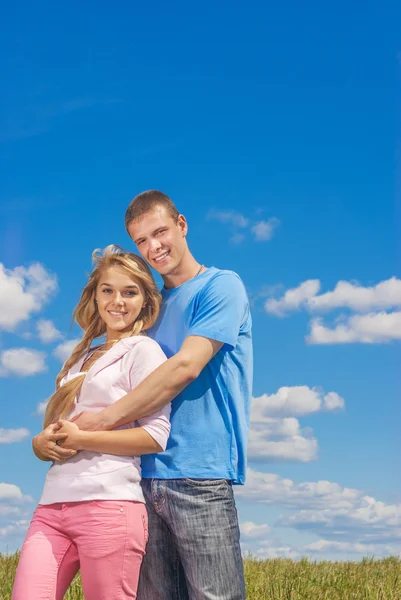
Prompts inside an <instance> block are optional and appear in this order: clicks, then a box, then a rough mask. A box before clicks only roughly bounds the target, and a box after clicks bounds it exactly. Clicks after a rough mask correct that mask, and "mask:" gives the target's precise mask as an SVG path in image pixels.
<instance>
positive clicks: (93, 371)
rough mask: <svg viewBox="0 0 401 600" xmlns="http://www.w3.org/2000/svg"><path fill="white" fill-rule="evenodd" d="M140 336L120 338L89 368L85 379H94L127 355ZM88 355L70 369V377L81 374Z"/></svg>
mask: <svg viewBox="0 0 401 600" xmlns="http://www.w3.org/2000/svg"><path fill="white" fill-rule="evenodd" d="M140 337H141V336H138V335H132V336H130V337H127V338H122V339H121V340H119V341H118V342H117V343H116V344H114V346H113V347H112V348H110V349H109V350H107V352H105V353H104V354H103V355H102V356H100V358H98V359H97V361H96V362H94V363H93V365H92V366H91V367H90V369H89V370H88V372H87V375H86V379H89V378H92V377H95V375H97V374H98V373H99V372H100V371H102V370H103V369H105V368H106V367H108V366H109V365H111V364H113V363H115V362H117V361H118V360H119V359H120V358H121V357H122V356H124V354H127V352H129V351H130V350H131V348H133V347H134V346H135V344H137V343H138V338H140ZM98 347H99V346H94V347H93V348H91V349H90V351H89V352H92V351H93V350H95V349H96V348H98ZM87 356H88V354H85V355H84V356H82V357H81V358H80V359H79V360H78V361H77V362H76V363H75V365H74V366H73V367H72V368H71V369H70V375H78V374H79V373H81V369H82V365H83V363H84V361H85V359H86V358H87Z"/></svg>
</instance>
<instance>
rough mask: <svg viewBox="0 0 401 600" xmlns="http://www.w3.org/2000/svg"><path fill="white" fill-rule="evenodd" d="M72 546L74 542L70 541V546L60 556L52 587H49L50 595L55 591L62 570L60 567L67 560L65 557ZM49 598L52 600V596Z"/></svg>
mask: <svg viewBox="0 0 401 600" xmlns="http://www.w3.org/2000/svg"><path fill="white" fill-rule="evenodd" d="M72 544H73V542H72V541H70V542H69V544H68V546H67V547H66V549H65V550H64V552H63V554H62V556H60V558H59V560H58V562H57V565H56V568H55V569H54V574H53V583H52V585H51V587H49V594H51V593H52V591H55V589H54V586H55V585H57V575H58V572H59V569H60V565H61V563H62V562H63V560H64V558H65V555H66V554H67V552H68V550H69V549H70V548H71V546H72ZM54 597H56V596H55V595H54ZM48 598H49V600H50V595H49V596H48Z"/></svg>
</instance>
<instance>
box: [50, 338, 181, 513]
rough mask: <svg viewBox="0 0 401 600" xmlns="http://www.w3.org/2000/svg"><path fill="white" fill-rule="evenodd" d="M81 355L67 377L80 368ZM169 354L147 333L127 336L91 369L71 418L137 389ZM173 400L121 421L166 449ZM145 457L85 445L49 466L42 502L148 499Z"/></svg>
mask: <svg viewBox="0 0 401 600" xmlns="http://www.w3.org/2000/svg"><path fill="white" fill-rule="evenodd" d="M87 356H88V355H86V356H84V357H82V358H81V359H80V360H79V361H78V362H77V363H76V364H75V365H74V366H73V367H72V368H71V369H70V371H69V372H68V374H67V375H66V376H65V378H64V379H63V380H62V384H63V383H65V382H67V381H69V380H70V379H72V378H73V377H76V376H77V375H79V374H80V373H81V367H82V364H83V362H84V360H85V359H86V357H87ZM165 360H166V356H165V354H164V353H163V351H162V350H161V348H160V346H159V345H158V344H157V342H155V341H153V340H151V339H150V338H148V337H146V336H131V337H128V338H123V339H121V340H120V341H119V342H117V344H115V345H114V346H113V347H112V348H111V349H110V350H108V352H106V353H105V354H104V355H103V356H102V357H101V358H99V359H98V360H97V361H96V362H95V363H94V364H93V365H92V366H91V368H90V369H89V371H88V373H87V375H86V377H85V380H84V382H83V384H82V388H81V391H80V394H79V397H78V398H77V399H76V400H75V406H74V409H73V411H72V412H71V414H70V415H69V418H71V417H72V416H74V415H75V414H77V413H79V412H81V411H83V410H88V411H94V412H98V411H101V410H102V409H103V408H105V407H106V406H108V405H110V404H112V403H113V402H116V401H117V400H119V399H120V398H121V397H122V396H124V395H125V394H127V393H128V392H129V391H130V390H132V389H134V388H135V387H136V386H137V385H138V384H139V383H140V382H141V381H142V380H143V379H145V377H147V375H149V373H151V372H152V371H154V369H156V368H157V367H158V366H159V365H160V364H162V363H163V362H164V361H165ZM169 415H170V405H167V406H166V407H164V408H163V409H162V410H160V411H158V412H157V413H154V414H152V415H150V416H148V417H144V418H142V419H138V421H136V422H134V423H130V424H128V425H124V426H123V427H121V429H123V428H128V427H138V426H139V427H143V428H144V429H146V431H147V432H148V433H149V434H150V435H151V436H152V437H153V439H155V440H156V441H157V442H158V444H160V446H161V447H162V448H163V449H165V448H166V444H167V438H168V436H169V433H170V422H169ZM140 480H141V468H140V457H137V456H132V457H131V456H114V455H112V454H101V453H99V452H89V451H81V452H78V454H76V456H74V457H72V458H70V459H68V460H67V461H65V462H56V463H53V464H52V466H51V467H50V469H49V471H48V473H47V477H46V482H45V486H44V489H43V493H42V497H41V499H40V502H39V504H52V503H54V502H79V501H84V500H137V501H140V502H144V497H143V494H142V490H141V486H140Z"/></svg>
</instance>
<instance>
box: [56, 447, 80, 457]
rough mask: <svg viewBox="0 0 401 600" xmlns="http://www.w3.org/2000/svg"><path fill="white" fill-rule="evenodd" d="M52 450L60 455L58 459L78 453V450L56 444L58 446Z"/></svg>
mask: <svg viewBox="0 0 401 600" xmlns="http://www.w3.org/2000/svg"><path fill="white" fill-rule="evenodd" d="M51 452H52V453H53V454H56V456H57V457H58V458H57V460H62V459H66V458H71V456H75V454H76V453H77V451H76V450H71V449H68V448H61V447H60V446H56V448H54V449H53V448H52V449H51Z"/></svg>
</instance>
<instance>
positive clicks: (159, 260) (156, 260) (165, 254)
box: [153, 250, 170, 264]
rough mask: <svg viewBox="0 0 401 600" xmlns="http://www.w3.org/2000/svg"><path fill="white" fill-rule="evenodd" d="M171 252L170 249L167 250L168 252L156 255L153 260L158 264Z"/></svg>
mask: <svg viewBox="0 0 401 600" xmlns="http://www.w3.org/2000/svg"><path fill="white" fill-rule="evenodd" d="M169 254H170V250H167V252H164V253H163V254H161V255H160V256H157V257H154V258H153V261H154V262H155V263H156V264H158V263H160V262H162V261H163V260H164V259H165V258H167V257H168V256H169Z"/></svg>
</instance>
